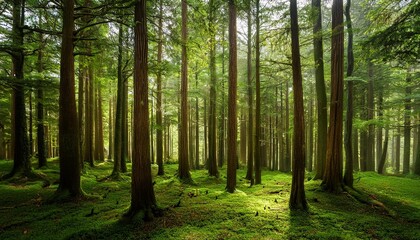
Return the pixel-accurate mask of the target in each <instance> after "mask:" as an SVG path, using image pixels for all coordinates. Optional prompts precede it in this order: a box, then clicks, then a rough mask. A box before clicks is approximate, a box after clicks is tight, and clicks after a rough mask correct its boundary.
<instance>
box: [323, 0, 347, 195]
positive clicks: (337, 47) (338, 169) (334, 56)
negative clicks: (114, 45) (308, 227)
mask: <svg viewBox="0 0 420 240" xmlns="http://www.w3.org/2000/svg"><path fill="white" fill-rule="evenodd" d="M343 28H344V27H343V1H342V0H334V1H333V6H332V37H331V44H332V49H331V62H332V64H331V101H330V125H329V129H328V138H327V161H326V165H325V173H324V179H323V182H322V185H323V188H324V189H325V190H327V191H330V192H341V191H342V186H341V184H342V180H343V179H342V178H343V176H342V171H343V167H342V165H343V163H342V147H343V144H342V142H343V139H342V134H343V85H344V84H343V80H344V61H343V60H344V59H343V58H344V31H343Z"/></svg>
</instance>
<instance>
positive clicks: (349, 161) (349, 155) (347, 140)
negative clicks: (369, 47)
mask: <svg viewBox="0 0 420 240" xmlns="http://www.w3.org/2000/svg"><path fill="white" fill-rule="evenodd" d="M350 7H351V0H347V4H346V12H345V15H346V22H347V30H348V45H347V77H351V76H352V75H353V69H354V55H353V28H352V22H351V16H350ZM352 134H353V81H352V80H348V81H347V115H346V129H345V132H344V146H345V148H346V168H345V172H344V179H343V180H344V184H346V185H347V186H349V187H353V147H352V143H353V142H352V140H351V138H352V136H353V135H352Z"/></svg>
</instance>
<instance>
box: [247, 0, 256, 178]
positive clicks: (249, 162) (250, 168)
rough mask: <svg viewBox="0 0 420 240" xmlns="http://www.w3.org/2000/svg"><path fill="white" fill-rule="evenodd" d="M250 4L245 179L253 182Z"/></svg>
mask: <svg viewBox="0 0 420 240" xmlns="http://www.w3.org/2000/svg"><path fill="white" fill-rule="evenodd" d="M251 6H252V4H251V1H250V2H249V3H248V9H247V18H248V19H247V20H248V33H247V34H248V39H247V47H248V51H247V84H248V86H247V90H248V156H247V172H246V179H248V180H250V181H251V185H253V184H254V176H253V172H254V134H253V130H254V114H253V103H252V102H253V101H252V99H253V93H252V7H251Z"/></svg>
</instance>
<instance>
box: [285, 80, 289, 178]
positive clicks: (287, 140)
mask: <svg viewBox="0 0 420 240" xmlns="http://www.w3.org/2000/svg"><path fill="white" fill-rule="evenodd" d="M285 91H286V96H285V101H286V106H285V107H286V114H285V121H286V123H285V128H286V129H285V131H286V134H285V135H286V156H285V158H284V172H290V170H291V169H290V168H291V166H290V164H291V161H290V160H291V152H290V147H291V146H290V131H289V130H290V129H289V128H290V103H289V81H286V89H285Z"/></svg>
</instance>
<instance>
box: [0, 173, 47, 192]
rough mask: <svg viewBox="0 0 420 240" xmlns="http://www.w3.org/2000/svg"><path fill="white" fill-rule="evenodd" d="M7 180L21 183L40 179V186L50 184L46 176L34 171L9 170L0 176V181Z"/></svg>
mask: <svg viewBox="0 0 420 240" xmlns="http://www.w3.org/2000/svg"><path fill="white" fill-rule="evenodd" d="M4 180H7V181H9V182H13V183H19V184H23V183H26V182H35V181H42V182H43V183H42V187H43V188H45V187H49V186H50V185H51V182H50V181H49V180H48V178H47V176H46V175H44V174H40V173H35V172H33V171H29V172H26V171H17V172H11V173H8V174H6V175H3V176H2V177H1V178H0V181H4Z"/></svg>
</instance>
